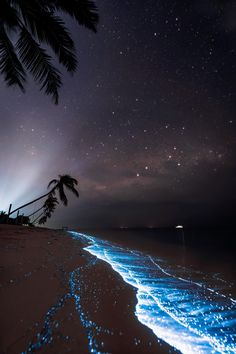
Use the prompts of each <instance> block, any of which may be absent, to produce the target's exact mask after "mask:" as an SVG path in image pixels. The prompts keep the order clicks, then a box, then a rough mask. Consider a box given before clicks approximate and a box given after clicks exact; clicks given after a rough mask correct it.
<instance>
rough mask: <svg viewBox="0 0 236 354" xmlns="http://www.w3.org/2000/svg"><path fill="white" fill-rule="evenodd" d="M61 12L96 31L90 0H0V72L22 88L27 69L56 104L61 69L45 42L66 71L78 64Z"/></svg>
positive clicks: (23, 87) (92, 4)
mask: <svg viewBox="0 0 236 354" xmlns="http://www.w3.org/2000/svg"><path fill="white" fill-rule="evenodd" d="M60 14H67V15H69V16H70V17H72V18H73V19H74V20H75V21H76V22H77V23H78V24H79V25H82V26H85V27H86V28H88V29H90V30H92V31H93V32H96V27H97V23H98V13H97V7H96V5H95V3H94V1H92V0H70V1H68V0H47V1H46V0H30V1H29V0H0V73H1V74H2V75H3V77H4V80H5V82H6V84H7V85H8V86H18V87H19V88H20V89H21V90H22V91H23V92H24V90H25V83H26V78H27V71H28V72H29V73H30V74H31V75H32V76H33V78H34V80H35V81H36V82H38V83H39V84H40V90H44V91H45V93H46V94H47V95H51V96H52V98H53V100H54V102H55V103H56V104H57V103H58V89H59V88H60V87H61V85H62V81H61V73H60V71H59V70H58V69H57V68H56V67H55V66H54V64H53V62H52V57H51V55H50V54H49V53H48V51H47V50H46V49H45V45H46V47H47V46H48V47H49V48H50V49H51V50H52V51H53V52H54V54H55V56H56V57H57V58H58V60H59V63H60V64H62V65H63V66H64V67H65V69H66V70H67V71H68V72H70V73H74V72H75V71H76V68H77V58H76V52H75V46H74V42H73V40H72V37H71V35H70V32H69V30H68V28H67V27H66V25H65V22H64V21H63V19H62V17H61V16H60Z"/></svg>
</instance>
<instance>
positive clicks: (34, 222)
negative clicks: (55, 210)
mask: <svg viewBox="0 0 236 354" xmlns="http://www.w3.org/2000/svg"><path fill="white" fill-rule="evenodd" d="M43 214H44V212H42V213H41V214H39V216H37V218H36V219H35V220H34V221H33V222H32V224H35V223H36V221H37V220H38V219H39V218H41V216H43Z"/></svg>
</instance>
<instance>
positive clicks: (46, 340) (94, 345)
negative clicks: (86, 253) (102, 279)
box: [21, 257, 113, 354]
mask: <svg viewBox="0 0 236 354" xmlns="http://www.w3.org/2000/svg"><path fill="white" fill-rule="evenodd" d="M96 261H97V259H96V258H94V257H93V258H92V259H90V260H89V261H88V262H87V263H86V264H85V265H84V266H81V267H78V268H76V269H75V270H73V271H72V272H71V273H70V274H69V288H70V290H69V292H68V293H67V294H65V295H64V296H62V297H61V298H60V299H59V300H58V301H57V303H56V304H54V305H52V306H51V307H50V308H49V310H48V311H47V313H46V315H45V318H44V324H43V328H41V329H39V330H40V331H39V332H38V333H37V335H36V338H35V340H32V341H31V342H30V343H29V344H28V346H27V348H26V350H25V351H24V352H22V353H21V354H27V353H32V352H34V351H36V350H39V349H41V348H43V347H44V346H46V345H48V344H52V343H53V340H54V338H55V336H56V335H57V334H56V332H57V331H58V329H59V328H60V326H61V323H60V322H59V320H58V319H57V320H55V315H56V314H57V313H58V311H59V310H60V309H61V308H62V307H64V306H65V303H66V301H67V300H68V299H73V300H74V303H75V309H76V311H77V313H78V316H79V318H80V321H81V323H82V325H83V327H84V328H85V330H86V334H87V339H88V349H89V352H90V353H93V354H106V353H105V352H103V351H101V350H100V349H99V348H100V347H102V346H103V343H98V342H97V340H96V335H97V334H100V333H105V334H108V335H112V334H113V332H112V331H111V330H109V329H106V328H102V327H101V326H99V325H97V324H96V323H95V322H94V321H91V320H90V319H89V317H88V315H87V314H86V312H85V311H84V309H83V308H82V306H81V301H80V300H81V288H82V287H83V286H84V285H85V284H86V279H85V280H84V279H83V274H82V273H83V271H86V269H88V268H90V267H92V266H94V264H95V263H96ZM68 316H70V314H68ZM35 325H36V326H38V324H35ZM63 339H64V340H66V341H67V342H68V341H69V338H68V336H66V337H65V338H63ZM68 346H69V343H68Z"/></svg>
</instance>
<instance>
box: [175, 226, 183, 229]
mask: <svg viewBox="0 0 236 354" xmlns="http://www.w3.org/2000/svg"><path fill="white" fill-rule="evenodd" d="M175 228H176V229H183V228H184V227H183V225H177V226H175Z"/></svg>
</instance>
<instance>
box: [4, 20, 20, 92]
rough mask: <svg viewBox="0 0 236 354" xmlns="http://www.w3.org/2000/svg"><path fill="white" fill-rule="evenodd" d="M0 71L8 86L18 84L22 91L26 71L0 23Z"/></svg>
mask: <svg viewBox="0 0 236 354" xmlns="http://www.w3.org/2000/svg"><path fill="white" fill-rule="evenodd" d="M0 73H1V74H2V75H3V76H4V80H5V82H6V83H7V85H8V86H14V85H15V86H19V87H20V89H21V90H22V91H24V83H25V80H26V73H25V70H24V68H23V66H22V64H21V62H20V61H19V59H18V57H17V55H16V53H15V49H14V46H13V44H12V42H11V41H10V39H9V37H8V36H7V34H6V31H5V29H4V26H3V24H1V25H0Z"/></svg>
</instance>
